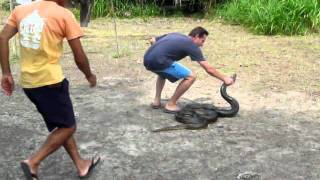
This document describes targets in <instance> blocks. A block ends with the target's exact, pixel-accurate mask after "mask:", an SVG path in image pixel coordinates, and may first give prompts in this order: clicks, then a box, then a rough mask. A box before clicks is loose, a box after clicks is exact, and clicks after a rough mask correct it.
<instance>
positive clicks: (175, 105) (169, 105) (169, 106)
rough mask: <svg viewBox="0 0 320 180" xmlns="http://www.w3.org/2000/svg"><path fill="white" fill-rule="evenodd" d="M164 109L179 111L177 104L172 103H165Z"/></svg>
mask: <svg viewBox="0 0 320 180" xmlns="http://www.w3.org/2000/svg"><path fill="white" fill-rule="evenodd" d="M165 109H166V110H169V111H176V112H178V111H180V110H181V108H179V106H177V104H173V103H169V102H168V103H167V104H166V106H165Z"/></svg>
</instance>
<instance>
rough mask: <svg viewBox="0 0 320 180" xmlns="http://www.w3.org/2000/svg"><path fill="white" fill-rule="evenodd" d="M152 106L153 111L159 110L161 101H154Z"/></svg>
mask: <svg viewBox="0 0 320 180" xmlns="http://www.w3.org/2000/svg"><path fill="white" fill-rule="evenodd" d="M150 106H151V107H152V108H153V109H159V108H161V101H160V100H154V101H153V103H151V104H150Z"/></svg>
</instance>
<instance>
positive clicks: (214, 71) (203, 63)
mask: <svg viewBox="0 0 320 180" xmlns="http://www.w3.org/2000/svg"><path fill="white" fill-rule="evenodd" d="M197 62H198V63H199V64H200V66H201V67H202V68H203V69H204V70H205V71H206V72H207V73H208V74H210V75H211V76H214V77H216V78H218V79H220V80H221V81H223V82H224V83H225V84H226V85H231V84H233V83H234V81H233V79H232V78H231V77H228V76H226V75H224V74H222V73H220V72H219V71H218V70H217V69H216V68H214V67H212V66H211V65H210V64H209V63H208V61H197Z"/></svg>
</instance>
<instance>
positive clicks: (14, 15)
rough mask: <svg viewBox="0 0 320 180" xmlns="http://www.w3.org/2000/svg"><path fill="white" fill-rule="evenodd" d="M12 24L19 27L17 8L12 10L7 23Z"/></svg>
mask: <svg viewBox="0 0 320 180" xmlns="http://www.w3.org/2000/svg"><path fill="white" fill-rule="evenodd" d="M6 24H8V25H10V26H13V27H15V28H18V23H17V10H16V8H15V9H14V10H13V11H12V12H11V14H10V16H9V17H8V19H7V23H6Z"/></svg>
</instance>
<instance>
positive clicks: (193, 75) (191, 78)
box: [186, 73, 197, 82]
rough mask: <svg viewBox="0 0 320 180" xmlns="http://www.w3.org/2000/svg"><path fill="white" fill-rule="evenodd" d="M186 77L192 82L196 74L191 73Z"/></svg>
mask: <svg viewBox="0 0 320 180" xmlns="http://www.w3.org/2000/svg"><path fill="white" fill-rule="evenodd" d="M186 79H187V80H189V81H192V82H194V81H195V80H196V79H197V76H196V75H195V74H193V73H191V74H190V75H189V76H188V77H187V78H186Z"/></svg>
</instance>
